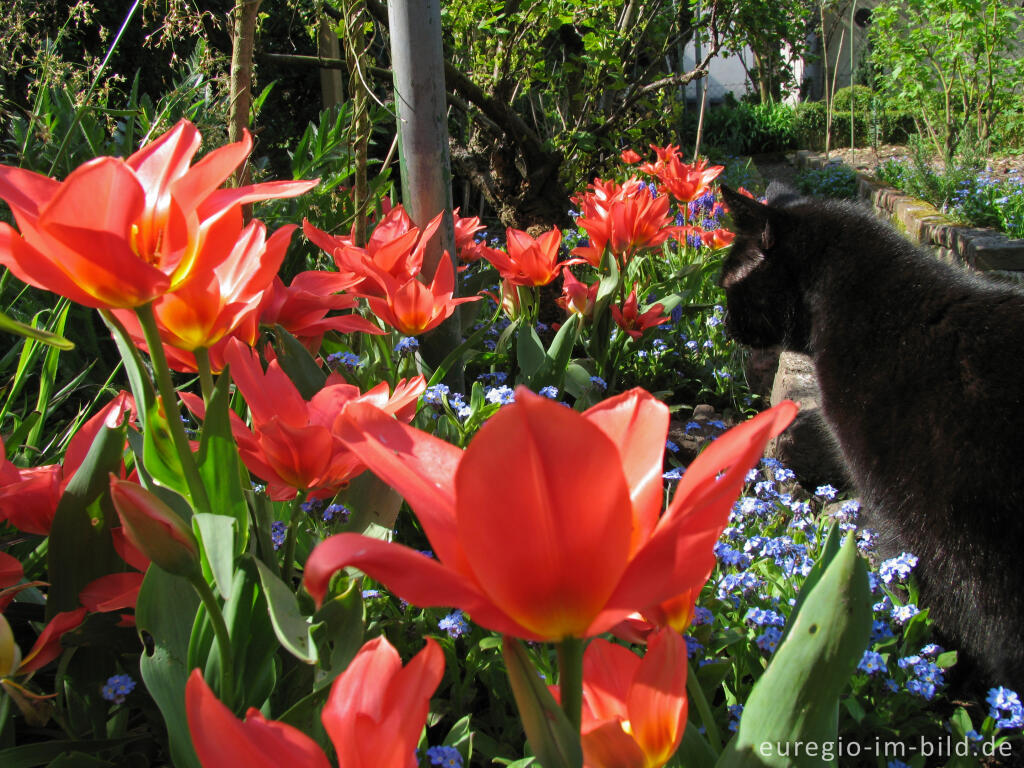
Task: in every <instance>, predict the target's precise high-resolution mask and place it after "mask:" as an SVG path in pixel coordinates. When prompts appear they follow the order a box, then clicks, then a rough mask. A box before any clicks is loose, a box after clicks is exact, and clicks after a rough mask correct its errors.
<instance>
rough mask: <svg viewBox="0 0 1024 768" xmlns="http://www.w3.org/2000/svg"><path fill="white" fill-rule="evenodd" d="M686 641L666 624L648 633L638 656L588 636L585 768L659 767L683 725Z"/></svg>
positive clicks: (583, 737)
mask: <svg viewBox="0 0 1024 768" xmlns="http://www.w3.org/2000/svg"><path fill="white" fill-rule="evenodd" d="M687 708H688V706H687V699H686V642H685V641H684V640H683V638H682V636H680V635H679V634H678V633H676V632H674V631H672V630H671V629H662V630H659V631H658V632H656V633H655V634H654V635H652V636H651V639H650V642H649V643H648V646H647V653H646V655H644V657H643V658H642V659H641V658H640V657H639V656H637V655H636V654H634V653H633V652H632V651H630V650H629V649H627V648H624V647H623V646H621V645H615V644H613V643H609V642H608V641H607V640H602V639H596V640H592V641H591V642H590V644H589V645H588V646H587V649H586V651H585V652H584V654H583V713H582V714H583V722H582V728H581V737H580V741H581V743H582V746H583V765H584V766H585V768H633V767H634V766H635V768H660V767H661V766H663V765H665V763H667V762H668V760H669V759H670V758H671V757H672V755H673V754H675V751H676V750H677V749H678V748H679V744H680V743H681V742H682V740H683V733H684V731H685V730H686V713H687Z"/></svg>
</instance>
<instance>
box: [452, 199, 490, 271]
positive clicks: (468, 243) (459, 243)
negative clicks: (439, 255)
mask: <svg viewBox="0 0 1024 768" xmlns="http://www.w3.org/2000/svg"><path fill="white" fill-rule="evenodd" d="M452 223H453V224H454V226H455V253H456V255H457V256H458V257H459V261H464V262H466V263H469V262H473V261H479V260H480V258H481V257H482V256H483V251H482V250H481V247H482V244H481V243H478V242H477V241H476V236H477V233H478V232H482V231H483V230H484V225H483V224H481V223H480V217H479V216H460V215H459V209H458V208H456V209H455V210H454V211H452Z"/></svg>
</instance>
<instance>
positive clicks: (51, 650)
mask: <svg viewBox="0 0 1024 768" xmlns="http://www.w3.org/2000/svg"><path fill="white" fill-rule="evenodd" d="M84 619H85V608H76V609H75V610H73V611H62V612H61V613H58V614H57V615H56V616H54V617H53V618H52V619H51V620H50V623H49V624H47V625H46V626H45V627H43V631H42V632H40V633H39V637H37V638H36V641H35V643H33V644H32V648H31V649H29V652H28V653H27V654H25V656H24V658H23V659H22V660H21V664H20V665H18V668H17V671H16V672H15V674H18V675H27V674H28V673H29V672H34V671H35V670H37V669H40V668H42V667H45V666H46V665H47V664H49V663H50V662H51V661H53V660H54V659H56V658H57V657H58V656H60V654H61V652H62V651H63V650H64V649H63V648H62V647H61V644H60V639H61V638H62V637H63V636H64V635H65V634H67V633H68V632H70V631H71V630H73V629H77V628H78V626H79V625H80V624H81V623H82V621H83V620H84ZM2 676H3V675H2V673H0V677H2Z"/></svg>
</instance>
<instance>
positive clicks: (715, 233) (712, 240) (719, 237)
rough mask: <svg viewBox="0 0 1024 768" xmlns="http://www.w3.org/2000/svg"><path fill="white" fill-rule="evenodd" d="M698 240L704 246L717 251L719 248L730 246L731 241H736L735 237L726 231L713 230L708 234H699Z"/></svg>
mask: <svg viewBox="0 0 1024 768" xmlns="http://www.w3.org/2000/svg"><path fill="white" fill-rule="evenodd" d="M700 239H701V241H702V242H703V243H704V245H706V246H708V247H709V248H711V249H712V250H715V251H717V250H718V249H719V248H725V246H727V245H731V244H732V241H733V240H735V239H736V235H735V234H734V233H732V232H730V231H729V230H728V229H713V230H711V231H710V232H701V233H700Z"/></svg>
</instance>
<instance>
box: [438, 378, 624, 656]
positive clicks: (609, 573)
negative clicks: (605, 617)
mask: <svg viewBox="0 0 1024 768" xmlns="http://www.w3.org/2000/svg"><path fill="white" fill-rule="evenodd" d="M455 487H456V500H457V508H456V515H457V519H458V537H459V541H460V543H461V544H462V547H463V550H464V551H465V553H466V557H467V558H468V560H469V563H470V567H471V568H472V571H473V573H474V574H475V576H476V578H477V580H478V582H479V583H480V585H481V588H482V589H483V590H484V591H485V592H486V593H487V595H488V597H489V598H490V599H491V600H492V601H493V602H494V603H495V605H497V606H498V607H499V608H500V609H501V610H502V611H504V612H505V613H506V614H507V615H509V616H511V617H513V618H514V619H515V620H516V621H517V622H519V623H520V624H522V625H523V626H525V627H528V628H529V629H530V630H531V631H533V632H535V633H536V634H538V635H540V636H542V637H545V638H547V639H552V640H557V639H561V638H564V637H567V636H570V635H571V636H577V637H582V636H584V634H585V632H586V630H587V627H588V626H589V625H590V623H591V622H592V621H593V620H594V619H595V617H597V616H598V614H599V613H600V612H601V609H602V608H603V606H604V604H605V603H606V602H607V600H608V598H609V596H610V595H611V594H612V593H613V591H614V589H615V585H616V584H617V583H618V581H619V578H620V577H621V575H622V573H623V571H624V569H625V568H626V564H627V561H628V558H629V547H630V543H629V542H630V537H631V535H632V528H633V520H632V517H633V515H632V513H631V509H632V505H631V502H630V499H629V489H628V487H627V485H626V481H625V478H624V476H623V471H622V459H621V457H620V456H619V451H618V449H617V448H616V447H615V446H614V445H613V444H612V442H611V440H609V439H608V437H607V436H606V435H605V434H604V432H602V431H601V429H600V428H598V427H597V426H596V425H595V424H593V423H591V422H590V421H589V420H587V419H586V418H584V417H583V416H581V415H580V414H578V413H576V412H575V411H572V410H571V409H568V408H565V407H564V406H562V405H559V404H558V403H554V402H552V401H551V400H549V399H548V398H546V397H543V396H541V395H535V394H533V393H532V392H530V391H529V390H527V389H526V388H525V387H519V388H518V389H517V390H516V402H515V403H514V404H512V405H509V406H507V407H505V408H503V409H501V410H500V411H498V413H497V414H495V415H494V416H493V417H492V418H491V419H490V421H488V422H487V423H486V424H485V425H484V427H483V428H482V429H481V430H480V432H479V433H478V434H477V436H476V437H475V438H474V440H473V442H472V443H471V445H470V446H469V448H467V449H466V452H465V454H464V455H463V458H462V461H461V462H460V464H459V467H458V470H457V471H456V475H455Z"/></svg>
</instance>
